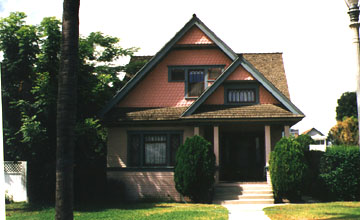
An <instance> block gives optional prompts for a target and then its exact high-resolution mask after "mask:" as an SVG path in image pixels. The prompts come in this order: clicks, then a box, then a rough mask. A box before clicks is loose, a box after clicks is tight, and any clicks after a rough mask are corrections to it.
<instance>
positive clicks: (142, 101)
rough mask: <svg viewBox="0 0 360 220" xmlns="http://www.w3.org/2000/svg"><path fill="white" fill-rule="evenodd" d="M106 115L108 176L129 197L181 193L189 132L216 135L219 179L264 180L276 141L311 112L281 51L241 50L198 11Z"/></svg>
mask: <svg viewBox="0 0 360 220" xmlns="http://www.w3.org/2000/svg"><path fill="white" fill-rule="evenodd" d="M230 30H231V29H230ZM136 59H141V57H140V58H139V57H133V58H132V61H134V60H136ZM100 115H101V117H102V120H103V123H104V124H105V125H106V126H107V127H108V128H109V136H108V150H107V178H108V179H109V180H113V181H114V180H115V181H119V182H121V183H122V185H123V186H124V187H125V189H126V190H125V192H126V193H127V197H128V199H141V198H158V197H160V198H169V199H172V200H180V196H179V194H178V193H177V192H176V190H175V187H174V181H173V166H174V164H175V154H176V151H177V149H178V147H179V146H180V145H181V144H182V143H184V141H185V139H186V138H187V137H191V136H193V135H201V136H203V137H204V138H205V139H207V140H208V141H210V142H211V143H212V145H213V149H214V153H215V155H216V165H217V166H218V167H219V169H218V171H217V174H216V181H217V182H219V181H265V180H266V175H264V168H265V166H267V165H268V163H269V156H270V151H271V149H273V147H274V145H275V143H276V142H277V141H278V140H279V139H280V138H281V137H282V134H283V133H284V135H286V136H289V130H290V127H291V126H292V125H294V124H295V123H297V122H299V121H300V120H301V119H302V118H303V117H304V114H303V113H302V112H301V111H300V110H299V109H298V108H297V107H296V106H295V105H294V104H293V103H292V102H291V101H290V95H289V91H288V85H287V80H286V76H285V71H284V65H283V60H282V54H281V53H263V54H259V53H253V54H252V53H246V54H237V53H235V52H234V51H233V50H232V49H231V48H230V47H228V46H227V45H226V44H225V43H224V42H223V41H221V40H220V39H219V38H218V37H217V36H216V35H215V34H214V33H213V32H212V31H211V30H210V29H209V28H208V27H207V26H206V25H205V24H204V23H203V22H202V21H200V19H199V18H197V17H196V15H194V16H193V18H192V19H191V20H190V21H189V22H188V23H186V24H185V26H184V27H183V28H182V29H181V30H180V31H179V32H178V33H177V34H176V35H175V36H174V37H173V38H172V39H171V40H170V41H169V42H168V43H167V44H165V46H164V47H163V48H162V49H161V50H160V51H159V52H158V53H157V54H156V55H155V56H153V57H152V58H151V59H150V61H149V62H148V63H147V64H146V65H145V66H144V67H143V68H142V69H141V70H140V71H139V72H138V73H137V74H136V75H135V76H134V77H133V78H132V79H131V80H130V81H129V82H128V83H127V84H126V85H125V86H124V87H123V88H121V90H120V91H119V92H118V93H117V94H116V96H114V98H113V99H112V100H111V101H110V102H109V103H108V104H107V105H106V106H105V107H104V109H103V110H102V112H101V114H100Z"/></svg>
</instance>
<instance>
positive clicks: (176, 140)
mask: <svg viewBox="0 0 360 220" xmlns="http://www.w3.org/2000/svg"><path fill="white" fill-rule="evenodd" d="M181 143H182V132H180V131H165V132H157V131H145V132H137V131H136V132H135V131H134V132H133V131H131V132H129V133H128V166H129V167H142V166H150V167H158V166H162V167H164V166H174V165H175V155H176V152H177V149H178V148H179V146H180V145H181Z"/></svg>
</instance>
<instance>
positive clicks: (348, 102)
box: [336, 92, 357, 121]
mask: <svg viewBox="0 0 360 220" xmlns="http://www.w3.org/2000/svg"><path fill="white" fill-rule="evenodd" d="M337 102H338V106H337V107H336V120H337V121H342V120H343V119H344V117H355V118H357V105H356V103H357V102H356V93H355V92H345V93H343V94H342V95H341V97H340V98H339V99H338V101H337Z"/></svg>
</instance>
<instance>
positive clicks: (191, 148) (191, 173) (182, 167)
mask: <svg viewBox="0 0 360 220" xmlns="http://www.w3.org/2000/svg"><path fill="white" fill-rule="evenodd" d="M214 174H215V155H214V152H213V150H212V147H211V144H210V142H208V141H206V140H205V139H204V138H202V137H200V136H194V137H191V138H187V139H186V141H185V143H184V145H182V146H180V148H179V150H178V152H177V153H176V164H175V174H174V181H175V187H176V190H177V191H178V192H179V193H181V194H182V195H184V196H188V197H189V198H190V199H191V200H192V201H194V202H202V203H209V202H211V200H212V189H213V184H214V182H215V179H214Z"/></svg>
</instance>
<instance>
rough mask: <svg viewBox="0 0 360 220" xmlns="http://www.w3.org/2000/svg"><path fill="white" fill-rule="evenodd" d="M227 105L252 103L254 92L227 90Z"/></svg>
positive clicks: (252, 90) (248, 90) (251, 90)
mask: <svg viewBox="0 0 360 220" xmlns="http://www.w3.org/2000/svg"><path fill="white" fill-rule="evenodd" d="M228 102H229V103H254V102H255V90H254V89H229V90H228Z"/></svg>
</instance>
